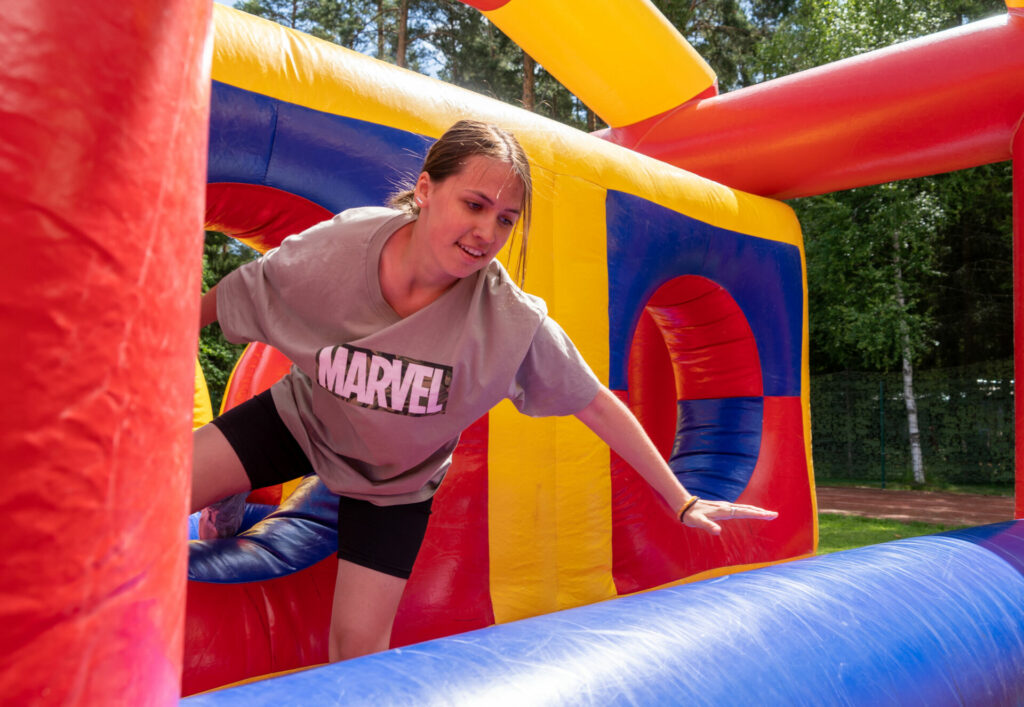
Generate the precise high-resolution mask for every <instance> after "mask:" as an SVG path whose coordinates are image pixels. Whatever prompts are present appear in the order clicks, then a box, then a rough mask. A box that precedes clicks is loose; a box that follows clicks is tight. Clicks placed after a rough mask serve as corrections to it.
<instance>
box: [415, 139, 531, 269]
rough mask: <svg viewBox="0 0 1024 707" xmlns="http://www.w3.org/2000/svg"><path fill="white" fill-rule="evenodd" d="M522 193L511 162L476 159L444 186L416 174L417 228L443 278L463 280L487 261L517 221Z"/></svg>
mask: <svg viewBox="0 0 1024 707" xmlns="http://www.w3.org/2000/svg"><path fill="white" fill-rule="evenodd" d="M523 191H524V187H523V183H522V181H521V180H520V179H519V177H518V176H517V175H516V173H515V171H514V170H513V169H512V166H511V165H510V164H509V163H507V162H503V161H501V160H496V159H493V158H491V157H482V156H479V155H478V156H474V157H470V158H469V159H467V160H466V162H465V164H464V166H463V168H462V171H460V172H458V173H456V174H453V175H452V176H450V177H448V178H447V179H444V180H443V181H439V182H438V181H434V180H432V179H431V178H430V176H429V175H428V174H427V173H426V172H424V173H422V174H421V175H420V177H419V180H418V181H417V182H416V189H415V190H414V196H415V198H416V199H417V201H418V203H419V206H420V216H419V221H418V226H419V227H420V228H422V229H425V231H424V233H425V235H426V239H427V245H428V248H429V252H430V253H431V255H432V256H433V259H434V260H435V264H436V265H437V266H438V267H439V268H440V270H441V272H442V273H443V275H444V276H448V277H452V278H455V279H458V278H463V277H467V276H468V275H472V274H473V273H475V272H476V271H478V270H480V269H482V268H484V267H486V266H487V264H488V263H490V262H491V260H492V259H493V258H494V257H495V256H496V255H497V254H498V251H499V250H501V248H502V247H503V246H504V245H505V242H506V241H508V239H509V236H510V235H512V230H513V227H514V226H515V224H516V221H518V220H519V218H520V216H521V213H520V211H521V209H522V204H523Z"/></svg>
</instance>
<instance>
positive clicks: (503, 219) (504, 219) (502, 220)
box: [498, 216, 516, 228]
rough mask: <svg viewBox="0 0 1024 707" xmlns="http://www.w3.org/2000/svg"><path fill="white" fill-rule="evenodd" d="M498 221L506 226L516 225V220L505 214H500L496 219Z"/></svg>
mask: <svg viewBox="0 0 1024 707" xmlns="http://www.w3.org/2000/svg"><path fill="white" fill-rule="evenodd" d="M498 222H499V223H501V225H502V226H508V227H509V228H511V227H512V226H515V225H516V222H515V221H513V220H512V219H510V218H508V217H507V216H502V217H501V218H499V219H498Z"/></svg>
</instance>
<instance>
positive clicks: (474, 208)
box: [466, 201, 483, 211]
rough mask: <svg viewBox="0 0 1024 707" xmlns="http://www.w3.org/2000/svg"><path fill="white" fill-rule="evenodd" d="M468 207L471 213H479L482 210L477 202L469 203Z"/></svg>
mask: <svg viewBox="0 0 1024 707" xmlns="http://www.w3.org/2000/svg"><path fill="white" fill-rule="evenodd" d="M466 206H468V207H469V209H470V211H479V210H480V209H481V208H483V207H481V206H480V204H478V203H477V202H475V201H467V202H466Z"/></svg>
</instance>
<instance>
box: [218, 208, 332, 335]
mask: <svg viewBox="0 0 1024 707" xmlns="http://www.w3.org/2000/svg"><path fill="white" fill-rule="evenodd" d="M332 223H333V220H332V221H325V222H323V223H321V224H318V225H316V226H313V227H312V228H309V229H307V230H305V231H303V232H302V233H300V234H297V235H294V236H289V237H288V238H285V239H284V240H283V241H282V242H281V245H280V246H278V247H277V248H274V249H273V250H269V251H267V252H266V253H265V254H264V255H263V256H262V257H261V258H259V259H258V260H254V261H252V262H250V263H246V264H245V265H243V266H241V267H240V268H238V269H237V270H235V271H233V272H231V273H229V274H228V275H226V276H225V277H224V278H223V279H222V280H221V281H220V282H219V283H218V285H217V320H218V322H219V324H220V327H221V329H222V330H223V332H224V337H225V338H226V339H227V340H228V341H231V342H233V343H247V342H250V341H262V342H264V343H267V344H271V345H273V343H274V342H273V341H272V340H271V339H272V337H273V336H274V331H275V328H276V327H278V326H280V324H279V323H280V322H296V321H300V318H298V317H296V316H295V309H296V308H299V309H301V308H304V307H308V303H309V302H315V301H317V296H318V295H317V293H316V292H315V291H314V290H315V288H316V287H318V286H320V285H319V283H318V282H317V278H314V277H312V276H311V275H310V271H311V269H312V268H314V267H315V263H316V262H317V261H319V260H322V259H323V258H324V253H323V252H322V247H323V245H324V244H325V242H326V241H325V238H324V236H325V235H327V230H328V229H329V228H330V227H331V224H332ZM293 325H294V324H293Z"/></svg>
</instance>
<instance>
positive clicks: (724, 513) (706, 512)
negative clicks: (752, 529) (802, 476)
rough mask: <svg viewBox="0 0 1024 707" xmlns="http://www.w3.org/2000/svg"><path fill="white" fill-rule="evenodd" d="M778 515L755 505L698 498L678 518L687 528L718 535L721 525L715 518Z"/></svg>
mask: <svg viewBox="0 0 1024 707" xmlns="http://www.w3.org/2000/svg"><path fill="white" fill-rule="evenodd" d="M778 515H779V514H778V512H776V511H766V510H765V509H763V508H758V507H757V506H747V505H744V504H742V503H729V502H728V501H705V500H704V499H703V498H700V499H697V502H696V503H694V504H693V505H692V506H690V507H689V508H687V509H686V510H685V511H683V513H682V517H681V518H680V520H681V521H682V523H683V525H685V526H687V527H688V528H699V529H700V530H704V531H706V532H708V533H711V534H712V535H718V534H719V533H721V532H722V526H720V525H719V524H718V523H716V522H715V521H716V520H740V519H753V520H775V518H777V517H778Z"/></svg>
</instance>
